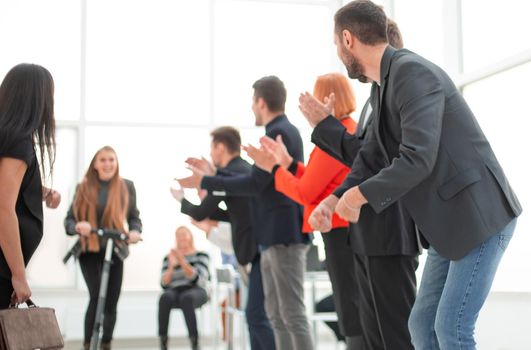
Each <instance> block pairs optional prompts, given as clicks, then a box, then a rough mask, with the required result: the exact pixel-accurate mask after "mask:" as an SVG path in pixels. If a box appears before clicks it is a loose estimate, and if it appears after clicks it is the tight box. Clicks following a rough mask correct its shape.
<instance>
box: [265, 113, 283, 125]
mask: <svg viewBox="0 0 531 350" xmlns="http://www.w3.org/2000/svg"><path fill="white" fill-rule="evenodd" d="M287 118H288V117H287V116H286V115H285V114H284V113H282V114H279V115H277V116H276V117H275V118H273V119H272V120H271V121H270V122H269V123H267V124H266V126H265V127H266V129H269V128H271V127H272V126H273V125H274V124H276V123H279V122H280V121H281V120H285V119H287Z"/></svg>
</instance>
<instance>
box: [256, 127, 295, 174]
mask: <svg viewBox="0 0 531 350" xmlns="http://www.w3.org/2000/svg"><path fill="white" fill-rule="evenodd" d="M260 144H261V145H262V147H263V148H265V149H266V150H267V151H268V152H269V153H271V154H272V155H273V157H275V162H276V163H277V164H279V165H280V166H281V167H283V168H286V169H287V168H289V166H290V165H291V163H292V162H293V157H292V156H290V155H289V153H288V149H287V148H286V145H285V144H284V142H283V141H282V135H280V134H279V135H277V137H276V140H273V139H272V138H270V137H269V136H262V137H261V138H260Z"/></svg>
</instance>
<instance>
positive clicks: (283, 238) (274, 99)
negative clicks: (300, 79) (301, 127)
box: [179, 76, 313, 350]
mask: <svg viewBox="0 0 531 350" xmlns="http://www.w3.org/2000/svg"><path fill="white" fill-rule="evenodd" d="M253 88H254V96H253V105H252V109H253V112H254V114H255V117H256V125H257V126H265V129H266V135H267V136H269V137H271V138H273V139H275V138H276V137H277V135H281V136H282V140H283V141H284V144H285V145H286V147H287V149H288V152H289V153H290V154H291V155H292V156H293V160H294V162H293V164H292V166H291V167H290V171H292V172H293V173H294V172H295V170H296V164H297V162H299V161H300V162H303V161H304V160H303V147H302V139H301V136H300V134H299V131H298V130H297V128H295V126H294V125H293V124H291V123H290V122H289V120H288V118H287V117H286V115H285V114H284V108H285V103H286V89H285V87H284V84H283V83H282V81H281V80H280V79H278V78H277V77H276V76H267V77H264V78H261V79H259V80H258V81H256V82H255V83H254V84H253ZM179 182H180V183H181V186H183V187H195V186H199V185H200V186H201V188H203V189H206V190H208V191H209V192H214V191H223V192H226V194H227V195H230V196H256V197H257V198H256V200H255V201H254V205H253V208H252V211H251V213H252V219H253V231H254V232H255V234H256V241H257V242H258V245H259V248H260V250H261V262H260V263H261V270H262V279H263V287H264V293H265V308H266V313H267V316H268V317H269V319H270V321H271V323H272V325H273V330H274V333H275V343H276V348H277V350H283V349H294V350H311V349H313V342H312V338H311V334H310V329H309V324H308V320H307V317H306V309H305V306H304V286H303V284H304V271H305V267H306V252H307V250H308V243H309V240H310V237H308V236H307V235H305V234H303V233H302V208H301V206H300V205H299V204H297V203H296V202H294V201H292V200H291V199H290V198H288V197H286V196H285V195H284V194H282V193H280V192H277V191H276V190H275V184H274V178H273V176H272V175H271V174H269V173H268V172H265V171H263V170H260V169H259V168H258V167H256V166H254V165H253V167H252V170H251V173H250V174H246V175H234V176H229V177H226V176H203V175H202V174H200V173H198V172H196V173H195V174H194V175H192V176H191V177H189V178H187V179H180V180H179Z"/></svg>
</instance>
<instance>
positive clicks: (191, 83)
mask: <svg viewBox="0 0 531 350" xmlns="http://www.w3.org/2000/svg"><path fill="white" fill-rule="evenodd" d="M208 9H209V7H208V1H206V0H196V1H186V2H185V1H173V0H149V1H147V0H134V1H131V0H116V1H106V0H93V1H92V0H91V1H88V10H87V11H88V16H87V22H88V25H87V120H98V121H100V120H105V121H123V122H161V123H178V124H187V123H190V124H206V123H207V122H208V121H209V120H210V116H209V114H210V107H209V106H210V70H209V67H210V50H209V38H210V35H209V20H210V17H209V10H208ZM125 13H126V15H124V14H125ZM117 23H119V25H117ZM199 107H201V108H199Z"/></svg>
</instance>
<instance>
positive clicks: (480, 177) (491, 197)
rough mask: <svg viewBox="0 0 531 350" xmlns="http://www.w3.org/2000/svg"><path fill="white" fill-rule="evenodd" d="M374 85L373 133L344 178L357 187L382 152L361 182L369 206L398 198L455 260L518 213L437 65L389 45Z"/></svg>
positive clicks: (468, 115) (504, 181) (432, 241)
mask: <svg viewBox="0 0 531 350" xmlns="http://www.w3.org/2000/svg"><path fill="white" fill-rule="evenodd" d="M373 89H374V90H376V91H373V92H372V93H373V94H376V96H377V97H379V99H377V101H376V103H375V105H374V106H373V108H374V111H373V117H374V120H373V123H372V125H371V126H370V127H371V128H373V130H372V131H373V132H371V133H369V135H368V140H367V141H366V142H365V143H364V144H363V146H362V148H361V150H360V152H359V154H358V157H357V158H356V160H355V161H354V165H353V170H352V172H351V173H350V174H349V176H348V177H347V179H346V180H345V181H347V183H348V182H351V183H353V184H354V185H357V184H358V183H359V182H360V181H359V180H360V176H362V175H360V174H363V173H364V171H363V169H364V168H366V167H367V164H369V165H370V164H371V157H372V156H373V155H375V154H379V155H380V156H383V158H384V159H383V160H384V164H385V167H384V168H383V169H382V170H381V171H380V172H378V173H377V174H376V175H375V176H372V177H371V178H369V179H366V180H365V181H363V182H362V183H361V184H360V185H359V188H360V191H361V192H362V193H363V195H364V196H365V197H366V198H367V200H368V202H369V205H370V206H371V207H372V209H374V210H375V211H376V212H377V213H379V212H382V211H383V210H385V209H386V208H388V207H389V206H391V205H392V204H393V203H395V202H397V201H400V203H401V204H402V206H403V207H404V209H405V210H406V211H407V212H408V213H409V214H410V215H411V217H412V218H413V220H414V222H415V223H416V225H417V227H418V228H419V230H420V232H421V233H422V235H423V236H424V238H425V239H426V240H427V241H428V242H429V244H430V245H431V246H433V247H434V249H435V250H436V251H437V252H438V253H439V254H441V255H442V256H444V257H446V258H449V259H453V260H455V259H459V258H462V257H463V256H465V255H466V254H467V253H468V252H469V251H470V250H471V249H473V248H474V247H476V246H478V245H479V244H480V243H482V242H484V241H485V240H487V239H488V238H489V237H491V236H492V235H494V234H496V233H498V232H499V231H500V230H501V229H503V228H504V227H505V226H506V225H507V224H508V223H509V222H510V221H511V220H512V219H513V218H514V217H516V216H518V215H519V214H520V213H521V211H522V209H521V206H520V203H519V202H518V199H517V198H516V195H515V193H514V192H513V190H512V189H511V187H510V185H509V182H508V180H507V178H506V177H505V174H504V173H503V170H502V168H501V166H500V164H499V163H498V160H497V159H496V157H495V155H494V152H493V151H492V149H491V147H490V144H489V142H488V141H487V139H486V137H485V135H484V134H483V132H482V131H481V129H480V127H479V125H478V123H477V121H476V118H475V117H474V115H473V113H472V111H471V110H470V109H469V107H468V105H467V103H466V102H465V100H464V99H463V97H462V96H461V94H460V92H459V91H458V90H457V88H456V87H455V85H454V84H453V82H452V81H451V79H450V78H449V77H448V76H447V74H446V73H445V72H444V71H443V70H442V69H440V68H439V67H437V66H436V65H434V64H433V63H431V62H429V61H427V60H426V59H424V58H422V57H420V56H419V55H416V54H414V53H412V52H410V51H408V50H398V51H397V50H396V49H394V48H392V47H390V46H388V47H387V49H386V50H385V53H384V55H383V58H382V62H381V86H378V85H376V84H373ZM362 210H363V209H362Z"/></svg>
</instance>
